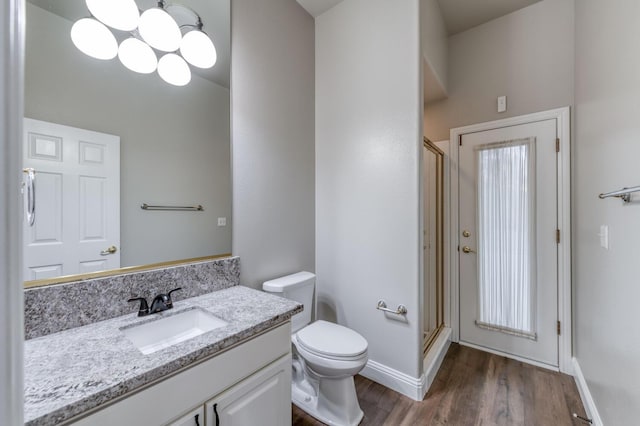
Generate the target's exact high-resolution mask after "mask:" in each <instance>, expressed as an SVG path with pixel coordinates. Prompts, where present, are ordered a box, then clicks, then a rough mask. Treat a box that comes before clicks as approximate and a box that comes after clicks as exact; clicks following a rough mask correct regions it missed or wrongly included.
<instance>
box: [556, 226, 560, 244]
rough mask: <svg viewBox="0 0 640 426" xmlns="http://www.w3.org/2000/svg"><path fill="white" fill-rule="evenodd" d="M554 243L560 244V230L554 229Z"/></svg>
mask: <svg viewBox="0 0 640 426" xmlns="http://www.w3.org/2000/svg"><path fill="white" fill-rule="evenodd" d="M556 243H557V244H560V230H559V229H556Z"/></svg>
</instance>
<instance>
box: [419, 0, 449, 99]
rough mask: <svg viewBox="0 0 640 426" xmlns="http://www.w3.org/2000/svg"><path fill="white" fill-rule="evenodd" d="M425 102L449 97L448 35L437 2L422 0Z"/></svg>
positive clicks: (421, 22) (421, 35)
mask: <svg viewBox="0 0 640 426" xmlns="http://www.w3.org/2000/svg"><path fill="white" fill-rule="evenodd" d="M420 38H421V43H422V54H423V56H424V61H425V68H424V73H425V81H424V93H425V102H432V101H435V100H439V99H442V98H444V97H446V96H447V78H448V75H447V63H448V49H449V47H448V41H449V40H448V35H447V29H446V27H445V24H444V19H443V18H442V13H441V12H440V6H439V5H438V1H437V0H420Z"/></svg>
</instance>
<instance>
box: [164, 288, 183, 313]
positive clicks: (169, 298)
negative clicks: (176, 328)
mask: <svg viewBox="0 0 640 426" xmlns="http://www.w3.org/2000/svg"><path fill="white" fill-rule="evenodd" d="M178 290H182V287H178V288H174V289H173V290H171V291H170V292H169V293H167V301H166V304H167V307H168V308H172V307H173V301H172V300H171V293H173V292H174V291H178Z"/></svg>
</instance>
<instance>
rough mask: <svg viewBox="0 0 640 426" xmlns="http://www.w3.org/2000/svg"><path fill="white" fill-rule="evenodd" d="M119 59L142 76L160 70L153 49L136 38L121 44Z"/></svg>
mask: <svg viewBox="0 0 640 426" xmlns="http://www.w3.org/2000/svg"><path fill="white" fill-rule="evenodd" d="M118 58H119V59H120V62H122V65H124V66H125V67H127V68H129V69H130V70H131V71H135V72H139V73H140V74H149V73H152V72H154V71H155V70H156V68H158V58H157V57H156V54H155V52H154V51H153V49H152V48H151V47H149V45H148V44H147V43H145V42H144V41H142V40H138V39H137V38H135V37H129V38H128V39H126V40H124V41H123V42H122V43H120V47H119V48H118Z"/></svg>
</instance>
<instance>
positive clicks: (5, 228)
mask: <svg viewBox="0 0 640 426" xmlns="http://www.w3.org/2000/svg"><path fill="white" fill-rule="evenodd" d="M22 8H23V2H21V1H17V0H13V1H4V2H2V3H0V99H2V103H1V104H0V424H2V425H20V424H22V423H23V409H22V405H23V400H24V393H23V392H22V389H23V379H22V376H23V374H22V370H23V363H22V351H23V344H22V342H23V336H24V325H23V320H22V316H23V313H22V305H23V300H22V295H23V289H22V278H21V270H22V267H21V265H22V256H21V250H20V249H19V247H20V241H22V239H21V229H20V227H19V226H16V224H19V223H20V221H21V214H20V213H21V210H20V207H21V205H20V195H19V194H20V179H21V175H22V173H21V170H20V169H21V166H20V164H21V161H20V157H21V149H20V144H19V143H18V142H17V141H19V140H20V139H21V134H22V129H21V124H20V123H21V119H20V116H21V114H18V111H21V110H22V107H23V104H22V97H23V96H22V86H23V72H22V71H23V55H22V52H23V37H22V36H23V32H22V30H23V28H22V27H21V26H22V22H24V19H23V18H24V11H23V10H22Z"/></svg>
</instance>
